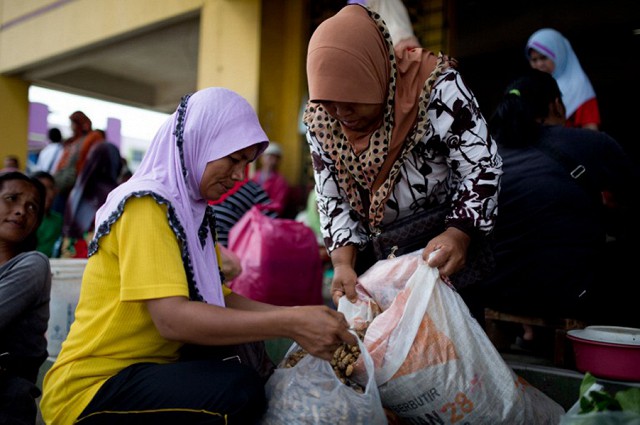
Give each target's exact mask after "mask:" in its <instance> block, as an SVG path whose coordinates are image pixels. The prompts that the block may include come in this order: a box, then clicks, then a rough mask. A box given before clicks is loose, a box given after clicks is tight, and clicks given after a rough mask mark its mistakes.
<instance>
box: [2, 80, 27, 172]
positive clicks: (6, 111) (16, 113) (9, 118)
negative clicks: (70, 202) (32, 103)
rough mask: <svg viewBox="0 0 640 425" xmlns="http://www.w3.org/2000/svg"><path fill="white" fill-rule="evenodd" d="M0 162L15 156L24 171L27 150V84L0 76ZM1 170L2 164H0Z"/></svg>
mask: <svg viewBox="0 0 640 425" xmlns="http://www.w3.org/2000/svg"><path fill="white" fill-rule="evenodd" d="M0 129H2V133H0V140H1V142H0V161H4V158H5V157H6V156H7V155H17V156H18V158H20V167H21V168H22V171H25V169H26V165H27V153H28V149H29V144H28V132H29V83H28V82H26V81H22V80H19V79H16V78H11V77H2V76H0ZM0 168H2V162H0Z"/></svg>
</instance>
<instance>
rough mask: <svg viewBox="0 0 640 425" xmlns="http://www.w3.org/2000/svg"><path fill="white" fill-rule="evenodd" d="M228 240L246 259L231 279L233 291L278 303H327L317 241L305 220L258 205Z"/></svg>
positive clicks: (236, 225) (238, 254)
mask: <svg viewBox="0 0 640 425" xmlns="http://www.w3.org/2000/svg"><path fill="white" fill-rule="evenodd" d="M228 245H229V249H230V250H231V251H233V252H234V253H236V255H237V256H238V257H240V263H241V264H242V273H241V274H240V275H239V276H238V277H236V278H235V279H233V280H231V281H230V282H229V287H230V288H231V289H232V290H233V291H234V292H236V293H238V294H241V295H244V296H245V297H247V298H251V299H253V300H256V301H262V302H267V303H270V304H276V305H287V306H292V305H312V304H322V303H323V299H322V260H321V259H320V251H319V249H318V242H317V240H316V236H315V234H314V233H313V230H311V228H309V227H307V226H306V225H305V224H303V223H301V222H298V221H295V220H290V219H284V218H271V217H268V216H266V215H264V214H262V213H261V212H260V209H259V208H258V207H255V206H254V207H253V208H251V209H250V210H249V211H248V212H247V213H246V214H245V215H244V216H243V217H242V218H241V219H240V221H238V222H237V223H236V224H235V225H234V226H233V227H232V228H231V230H230V231H229V244H228Z"/></svg>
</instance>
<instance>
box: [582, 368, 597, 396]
mask: <svg viewBox="0 0 640 425" xmlns="http://www.w3.org/2000/svg"><path fill="white" fill-rule="evenodd" d="M595 383H596V378H595V376H593V375H592V374H590V373H589V372H587V373H585V374H584V378H582V382H581V383H580V397H584V394H585V393H586V392H587V390H588V389H589V388H591V386H592V385H593V384H595Z"/></svg>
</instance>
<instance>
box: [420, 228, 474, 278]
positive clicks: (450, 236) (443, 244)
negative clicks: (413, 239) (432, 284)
mask: <svg viewBox="0 0 640 425" xmlns="http://www.w3.org/2000/svg"><path fill="white" fill-rule="evenodd" d="M469 242H471V238H470V237H469V235H467V234H466V233H465V232H463V231H462V230H460V229H457V228H455V227H449V228H448V229H447V230H445V231H444V232H442V233H440V234H439V235H438V236H436V237H435V238H433V239H431V240H430V241H429V243H428V244H427V247H426V248H425V249H424V251H422V259H423V260H424V261H426V262H427V264H428V265H429V266H431V267H435V268H437V269H438V271H439V272H440V275H442V276H451V275H452V274H454V273H455V272H457V271H458V270H460V269H462V268H463V267H464V265H465V262H466V260H467V249H468V248H469ZM434 251H437V253H436V254H434V256H433V258H431V259H430V258H429V256H430V255H431V253H432V252H434Z"/></svg>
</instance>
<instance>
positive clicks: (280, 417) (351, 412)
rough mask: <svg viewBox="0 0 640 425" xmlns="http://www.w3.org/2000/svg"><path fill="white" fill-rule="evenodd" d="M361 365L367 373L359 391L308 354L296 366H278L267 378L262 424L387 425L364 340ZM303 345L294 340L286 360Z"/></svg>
mask: <svg viewBox="0 0 640 425" xmlns="http://www.w3.org/2000/svg"><path fill="white" fill-rule="evenodd" d="M358 345H359V346H360V357H359V359H358V363H359V364H363V366H364V375H361V378H362V380H364V381H362V380H360V381H359V382H358V383H359V384H361V385H362V386H363V387H364V393H362V394H361V393H358V392H356V391H355V390H354V389H353V388H350V387H348V386H346V385H345V384H343V383H342V382H340V380H339V379H338V377H337V376H336V374H335V372H334V371H333V368H332V367H331V364H330V363H329V362H328V361H326V360H322V359H320V358H318V357H314V356H312V355H309V354H307V355H306V356H304V357H303V358H302V359H301V360H300V361H299V362H298V363H297V364H296V365H295V366H294V367H291V368H285V367H281V366H282V364H284V360H283V362H282V364H281V365H280V367H278V368H277V369H276V370H275V371H274V373H273V375H271V377H270V378H269V380H268V381H267V384H266V386H265V392H266V395H267V400H268V402H269V406H268V409H267V412H266V413H265V415H264V417H263V418H262V421H261V424H263V425H305V424H309V425H336V424H340V425H378V424H379V425H385V424H386V423H387V420H386V416H385V413H384V410H383V408H382V403H381V401H380V395H379V393H378V388H377V386H376V383H375V380H374V377H373V373H372V372H373V361H372V360H371V356H369V353H367V350H366V349H365V347H364V345H363V344H362V342H361V341H358ZM299 349H300V346H299V345H298V344H296V343H294V344H293V345H292V346H291V347H290V348H289V351H288V352H287V354H286V355H285V360H286V359H287V358H288V357H289V355H291V354H292V353H294V352H296V351H298V350H299Z"/></svg>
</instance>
